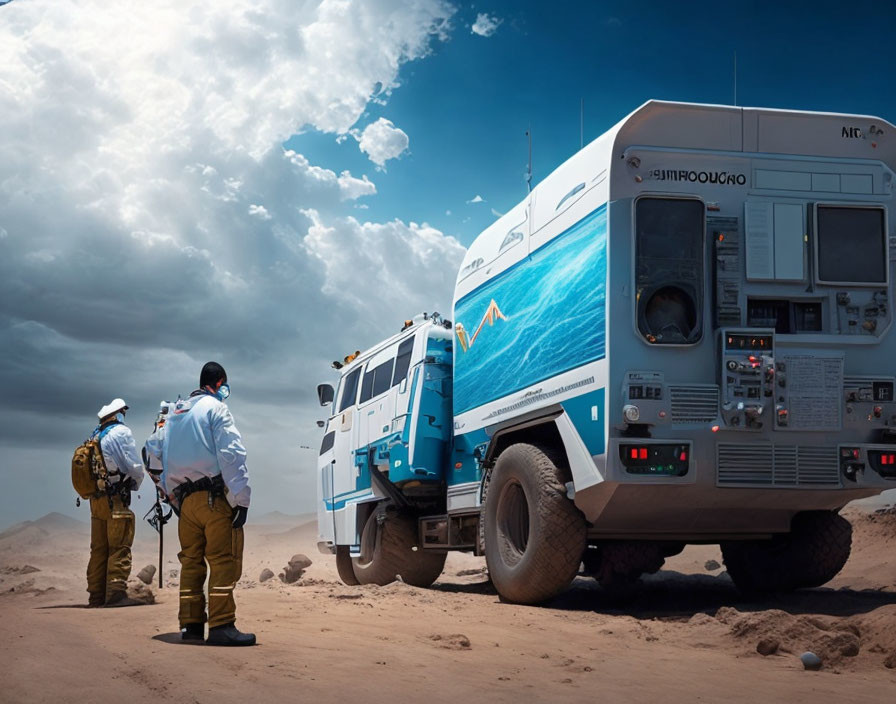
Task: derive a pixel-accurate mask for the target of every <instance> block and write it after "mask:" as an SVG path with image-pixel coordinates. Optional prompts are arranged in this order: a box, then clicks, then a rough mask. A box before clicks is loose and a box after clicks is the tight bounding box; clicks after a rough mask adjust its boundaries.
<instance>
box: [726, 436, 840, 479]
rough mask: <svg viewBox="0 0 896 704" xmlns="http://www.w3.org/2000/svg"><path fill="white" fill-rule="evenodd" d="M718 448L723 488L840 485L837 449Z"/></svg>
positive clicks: (764, 445)
mask: <svg viewBox="0 0 896 704" xmlns="http://www.w3.org/2000/svg"><path fill="white" fill-rule="evenodd" d="M716 449H717V462H716V468H717V472H718V475H717V478H718V484H719V486H779V487H787V486H794V487H808V486H824V487H833V486H840V460H839V458H838V455H837V448H836V447H815V446H809V445H773V444H771V443H755V444H749V445H737V444H734V443H719V444H718V446H717V448H716Z"/></svg>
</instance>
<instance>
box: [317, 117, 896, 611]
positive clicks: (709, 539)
mask: <svg viewBox="0 0 896 704" xmlns="http://www.w3.org/2000/svg"><path fill="white" fill-rule="evenodd" d="M894 169H896V127H894V126H893V125H892V124H890V123H888V122H886V121H884V120H882V119H880V118H877V117H868V116H861V115H844V114H834V113H811V112H799V111H789V110H769V109H754V108H741V107H729V106H715V105H695V104H683V103H669V102H660V101H649V102H647V103H646V104H644V105H643V106H641V107H640V108H638V109H637V110H635V111H634V112H633V113H632V114H630V115H629V116H628V117H626V118H625V119H623V120H622V121H621V122H619V123H618V124H617V125H616V126H614V127H613V128H612V129H610V130H609V131H608V132H606V133H605V134H603V135H602V136H601V137H599V138H598V139H596V140H595V141H594V142H592V143H591V144H589V145H587V146H585V147H584V148H583V149H581V150H580V151H579V152H578V153H576V154H575V155H574V156H572V157H571V158H570V159H569V160H568V161H566V162H565V163H564V164H562V165H561V166H560V167H559V168H557V169H556V170H555V171H554V172H553V173H552V174H551V175H550V176H548V177H547V178H545V179H544V181H542V182H541V183H540V184H539V185H538V186H537V187H536V188H535V189H533V190H532V192H531V193H530V194H529V195H528V197H527V198H526V199H525V200H524V201H523V202H521V203H519V204H518V205H517V206H516V207H514V208H513V209H511V210H510V211H509V212H508V213H507V214H506V215H504V216H503V217H501V218H500V219H498V220H497V221H496V222H495V223H494V224H493V225H491V226H490V227H489V228H487V229H486V230H485V231H484V232H482V233H481V234H480V235H479V237H478V238H477V239H476V240H475V241H474V242H473V244H472V245H471V246H470V248H469V250H468V252H467V254H466V257H465V259H464V261H463V263H462V265H461V269H460V272H459V274H458V277H457V284H456V289H455V294H454V311H453V315H452V320H453V321H454V322H453V323H452V322H450V321H448V320H443V319H442V318H440V317H439V316H438V315H434V316H420V317H418V318H416V319H415V320H413V321H409V322H408V324H406V327H405V328H404V329H403V330H401V331H400V332H399V333H398V334H396V335H394V336H393V337H390V338H389V339H387V340H385V341H383V342H381V343H380V344H378V345H376V346H374V347H373V348H371V349H369V350H367V351H366V352H363V353H361V354H358V355H357V356H356V357H355V358H354V359H350V360H348V363H347V364H345V365H344V366H342V368H341V369H340V380H339V384H338V388H337V389H335V390H334V388H333V387H332V386H330V385H329V384H323V385H321V386H320V387H319V389H318V395H319V400H320V402H321V404H322V405H325V406H329V407H330V408H331V413H330V417H329V419H328V421H327V422H326V429H325V433H324V436H323V442H322V444H321V449H320V457H319V462H318V487H319V505H318V518H319V533H320V543H319V547H320V549H321V550H322V551H324V552H331V553H335V555H336V563H337V567H338V569H339V574H340V576H341V578H342V579H343V580H344V581H345V582H346V583H349V584H358V583H361V584H369V583H377V584H385V583H388V582H390V581H393V580H395V579H397V578H400V579H402V580H404V581H405V582H407V583H410V584H415V585H420V586H428V585H429V584H431V583H432V582H433V581H434V580H436V579H437V578H438V576H439V574H440V573H441V571H442V568H443V566H444V562H445V556H446V553H447V552H448V551H450V550H461V551H472V552H475V553H477V554H480V555H485V558H486V562H487V566H488V572H489V575H490V577H491V579H492V581H493V583H494V585H495V587H496V589H497V590H498V592H499V593H500V594H501V596H502V597H504V598H505V599H507V600H509V601H514V602H519V603H539V602H542V601H544V600H546V599H549V598H551V597H552V596H554V595H556V594H558V593H559V592H561V591H562V590H563V589H565V588H566V587H567V586H568V584H569V583H570V582H571V580H572V579H573V578H574V577H575V576H576V575H577V573H578V572H579V571H580V570H581V569H584V571H585V572H586V573H587V574H589V575H591V576H593V577H594V578H596V579H597V580H598V581H599V582H600V583H601V585H602V586H604V587H605V588H607V589H609V590H618V589H622V590H625V589H627V587H628V586H629V585H630V584H631V583H632V582H633V581H634V580H636V579H637V578H638V577H639V576H640V575H641V574H644V573H649V572H653V571H656V570H658V569H659V568H660V567H661V566H662V564H663V561H664V559H665V558H666V557H668V556H671V555H674V554H676V553H678V552H680V551H681V550H682V549H683V548H684V546H685V545H687V544H689V543H703V544H719V545H720V546H721V550H722V554H723V557H724V560H725V563H726V566H727V569H728V573H729V574H730V576H731V578H732V579H733V580H734V582H735V584H736V585H737V586H738V588H739V589H741V590H742V591H744V592H753V593H756V592H766V591H786V590H792V589H797V588H802V587H812V586H817V585H821V584H823V583H825V582H827V581H828V580H830V579H831V578H832V577H833V576H834V575H836V574H837V572H838V571H839V570H840V569H841V568H842V566H843V565H844V563H845V561H846V559H847V557H848V556H849V551H850V545H851V528H850V525H849V523H848V522H847V521H846V520H845V519H844V518H843V517H842V516H840V515H839V511H840V509H842V508H843V506H844V505H845V504H846V503H847V502H849V501H851V500H853V499H858V498H862V497H867V496H870V495H874V494H877V493H880V492H881V491H884V490H885V489H888V488H896V403H894V397H893V392H894V374H896V337H894V335H893V330H892V323H893V305H894V301H893V279H894V260H896V236H894V227H893V225H892V222H891V220H890V218H889V208H890V207H891V205H892V204H893V191H894ZM347 359H348V358H347ZM583 566H584V567H583Z"/></svg>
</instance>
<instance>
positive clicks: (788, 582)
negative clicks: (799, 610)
mask: <svg viewBox="0 0 896 704" xmlns="http://www.w3.org/2000/svg"><path fill="white" fill-rule="evenodd" d="M851 546H852V526H851V525H850V523H849V521H847V520H846V519H845V518H843V516H840V515H838V514H837V513H835V512H833V511H804V512H802V513H798V514H796V515H795V516H794V517H793V521H792V522H791V527H790V533H787V534H785V535H776V536H774V537H773V538H772V539H771V540H743V541H731V542H726V543H722V544H721V548H722V557H723V558H724V560H725V567H726V568H727V569H728V575H729V576H730V577H731V579H732V580H733V581H734V584H735V586H736V587H737V588H738V590H739V591H740V592H741V593H742V594H744V595H745V596H753V595H759V594H766V593H770V592H787V591H793V590H794V589H804V588H808V587H819V586H821V585H822V584H825V583H826V582H828V581H830V580H831V579H833V578H834V577H835V576H836V575H837V573H838V572H839V571H840V570H841V569H843V565H845V564H846V560H847V559H848V558H849V552H850V548H851Z"/></svg>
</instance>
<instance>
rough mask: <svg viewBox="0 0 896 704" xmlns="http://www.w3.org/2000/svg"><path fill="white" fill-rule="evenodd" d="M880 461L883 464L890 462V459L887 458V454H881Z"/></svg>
mask: <svg viewBox="0 0 896 704" xmlns="http://www.w3.org/2000/svg"><path fill="white" fill-rule="evenodd" d="M880 463H881V464H890V460H889V459H888V458H887V456H886V455H881V456H880Z"/></svg>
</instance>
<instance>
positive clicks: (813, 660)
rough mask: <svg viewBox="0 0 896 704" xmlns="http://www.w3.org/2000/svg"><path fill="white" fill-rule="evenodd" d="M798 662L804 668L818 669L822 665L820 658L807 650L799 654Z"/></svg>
mask: <svg viewBox="0 0 896 704" xmlns="http://www.w3.org/2000/svg"><path fill="white" fill-rule="evenodd" d="M800 662H802V663H803V668H804V669H806V670H820V669H821V665H822V662H821V658H820V657H818V656H817V655H816V654H815V653H812V652H808V651H807V652H805V653H803V654H802V655H800Z"/></svg>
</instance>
